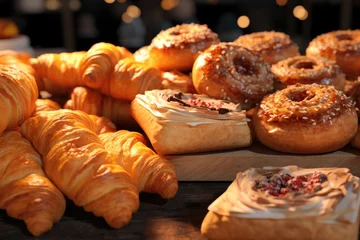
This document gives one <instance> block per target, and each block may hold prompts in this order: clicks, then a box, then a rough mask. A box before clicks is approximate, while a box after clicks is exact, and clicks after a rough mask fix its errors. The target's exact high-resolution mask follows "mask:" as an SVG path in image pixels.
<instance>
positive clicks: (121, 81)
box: [100, 58, 162, 101]
mask: <svg viewBox="0 0 360 240" xmlns="http://www.w3.org/2000/svg"><path fill="white" fill-rule="evenodd" d="M152 89H162V72H161V71H160V70H158V69H156V68H153V67H149V66H147V65H146V64H144V63H140V62H136V61H135V60H134V59H133V58H125V59H122V60H120V61H119V62H118V63H117V64H116V66H115V68H114V71H113V73H112V76H111V78H110V81H108V82H107V84H104V85H102V88H101V89H100V91H101V92H102V93H104V94H105V95H108V96H111V97H113V98H115V99H120V100H127V101H132V100H134V98H135V96H136V95H137V94H139V93H144V92H145V91H147V90H152Z"/></svg>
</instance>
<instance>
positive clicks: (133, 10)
mask: <svg viewBox="0 0 360 240" xmlns="http://www.w3.org/2000/svg"><path fill="white" fill-rule="evenodd" d="M126 13H127V14H128V15H129V16H130V17H132V18H138V17H140V15H141V10H140V8H138V7H137V6H135V5H130V6H129V7H128V8H127V10H126Z"/></svg>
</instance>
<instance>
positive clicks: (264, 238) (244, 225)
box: [201, 211, 359, 240]
mask: <svg viewBox="0 0 360 240" xmlns="http://www.w3.org/2000/svg"><path fill="white" fill-rule="evenodd" d="M358 230H359V221H357V223H354V224H345V223H338V224H323V223H319V222H318V221H317V217H309V218H302V219H249V218H236V217H229V216H222V215H219V214H217V213H214V212H211V211H209V212H208V213H207V215H206V216H205V219H204V220H203V223H202V225H201V233H202V234H203V235H205V236H206V237H207V238H208V239H209V240H215V239H216V240H232V239H234V240H235V239H241V240H255V239H261V240H273V239H281V240H285V239H286V240H287V239H288V240H304V239H306V240H322V239H326V240H339V239H342V240H356V239H358V238H357V236H358Z"/></svg>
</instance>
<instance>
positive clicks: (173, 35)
mask: <svg viewBox="0 0 360 240" xmlns="http://www.w3.org/2000/svg"><path fill="white" fill-rule="evenodd" d="M219 41H220V40H219V37H218V35H217V34H216V33H214V32H213V31H211V30H210V29H209V28H208V27H207V25H199V24H194V23H191V24H181V25H177V26H175V27H171V28H169V29H167V30H163V31H161V32H160V33H159V34H158V35H157V36H156V37H155V38H154V39H153V40H152V42H151V44H150V46H149V47H148V48H147V49H145V50H148V51H149V59H148V63H149V64H150V65H151V66H152V67H156V68H159V69H160V70H163V71H171V70H178V71H182V72H186V71H190V70H191V68H192V66H193V63H194V61H195V59H196V57H197V56H198V55H199V54H200V53H201V52H202V51H204V50H205V49H207V48H208V47H210V46H211V45H213V44H217V43H219ZM143 50H144V49H143Z"/></svg>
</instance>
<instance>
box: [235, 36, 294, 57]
mask: <svg viewBox="0 0 360 240" xmlns="http://www.w3.org/2000/svg"><path fill="white" fill-rule="evenodd" d="M234 42H235V43H236V44H239V45H241V46H242V47H245V48H248V49H250V50H251V51H253V52H255V53H257V54H259V55H260V56H261V57H262V58H263V59H264V61H265V62H268V63H269V64H274V63H277V62H279V61H281V60H284V59H287V58H289V57H294V56H298V55H300V53H299V46H298V45H297V44H296V43H295V42H294V41H292V40H291V39H290V36H289V35H287V34H285V33H281V32H274V31H271V32H256V33H251V34H246V35H243V36H240V37H239V38H238V39H236V40H235V41H234Z"/></svg>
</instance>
